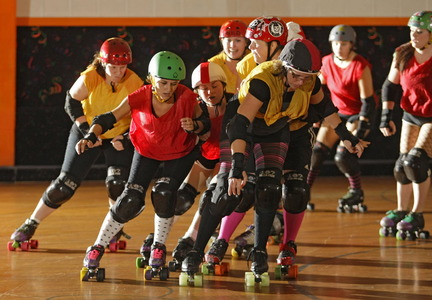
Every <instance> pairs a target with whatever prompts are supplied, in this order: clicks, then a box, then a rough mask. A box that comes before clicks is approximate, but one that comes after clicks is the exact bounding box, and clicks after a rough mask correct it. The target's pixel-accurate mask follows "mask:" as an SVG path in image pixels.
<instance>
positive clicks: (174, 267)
mask: <svg viewBox="0 0 432 300" xmlns="http://www.w3.org/2000/svg"><path fill="white" fill-rule="evenodd" d="M194 243H195V241H194V240H193V239H192V238H190V237H187V238H180V239H179V241H178V244H177V246H176V247H175V249H174V251H173V253H172V256H173V258H174V260H173V261H170V262H169V263H168V268H169V270H170V271H172V272H175V271H179V270H181V264H182V262H183V260H184V258H185V257H186V254H188V252H189V251H191V250H192V248H193V245H194Z"/></svg>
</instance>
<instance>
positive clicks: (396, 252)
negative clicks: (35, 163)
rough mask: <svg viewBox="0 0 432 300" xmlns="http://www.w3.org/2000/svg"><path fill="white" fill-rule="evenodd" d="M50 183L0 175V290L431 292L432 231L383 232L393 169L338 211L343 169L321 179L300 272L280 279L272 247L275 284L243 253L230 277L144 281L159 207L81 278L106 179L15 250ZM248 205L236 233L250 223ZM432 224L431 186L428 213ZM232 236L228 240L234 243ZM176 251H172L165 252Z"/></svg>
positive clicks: (110, 295)
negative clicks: (361, 200)
mask: <svg viewBox="0 0 432 300" xmlns="http://www.w3.org/2000/svg"><path fill="white" fill-rule="evenodd" d="M47 184H48V182H37V183H35V182H32V183H12V184H8V183H1V184H0V201H1V209H0V211H1V213H0V214H1V226H0V238H1V240H2V241H3V245H4V246H3V247H1V248H0V299H50V300H69V299H200V298H203V297H213V298H215V299H240V298H241V299H279V298H280V299H367V300H369V299H432V239H428V240H417V241H397V240H396V239H395V238H391V237H387V238H381V237H379V235H378V230H379V227H380V226H379V221H380V219H381V218H382V216H383V215H384V213H385V212H386V211H387V210H389V209H394V208H395V207H396V198H395V182H394V180H393V178H391V177H365V178H364V179H363V184H364V189H365V197H366V198H365V199H366V200H365V204H366V205H367V206H368V211H367V212H366V213H364V214H363V213H354V214H344V213H337V212H336V206H337V199H338V198H339V197H340V196H341V195H342V194H344V192H345V191H346V181H345V180H344V178H343V177H322V178H318V180H317V182H316V185H315V187H314V189H313V192H312V196H313V197H312V198H313V202H314V203H315V210H314V211H308V212H307V213H306V215H305V218H304V222H303V226H302V228H301V231H300V233H299V236H298V239H297V243H298V257H297V264H298V267H299V274H298V278H297V279H295V280H293V279H288V280H275V279H274V269H275V267H276V263H275V261H276V256H277V253H278V247H277V246H276V245H272V246H269V247H268V251H269V255H270V256H269V261H270V270H269V272H270V279H271V282H270V286H268V287H260V286H259V285H257V286H255V287H252V288H250V287H246V286H245V284H244V275H245V271H248V263H247V262H246V261H245V260H234V259H232V258H231V255H230V251H228V253H227V255H226V258H225V261H226V262H228V263H229V264H230V268H231V270H230V272H229V274H228V275H227V276H205V277H204V286H203V287H201V288H200V287H179V285H178V276H179V273H171V274H170V278H169V279H168V280H167V281H161V280H159V279H158V278H154V279H153V280H151V281H145V280H144V277H143V269H137V268H136V267H135V259H136V257H138V256H139V253H138V249H139V248H140V246H141V244H142V241H143V239H144V238H145V236H146V235H147V234H148V233H149V232H151V231H153V212H152V210H153V208H152V204H151V201H150V200H149V199H148V200H147V207H146V209H145V210H144V212H143V213H142V214H141V215H140V216H139V217H137V218H136V219H134V220H132V221H130V222H129V223H128V224H127V225H126V227H125V231H126V232H127V233H128V234H130V235H131V236H132V239H130V240H128V241H127V248H126V249H125V250H119V251H118V252H116V253H110V252H107V253H106V254H105V255H104V257H103V259H102V262H101V267H105V269H106V279H105V281H104V282H96V281H88V282H82V281H80V279H79V273H80V269H81V266H82V259H83V257H84V253H85V250H86V248H87V246H89V245H91V244H93V242H94V240H95V238H96V236H97V233H98V231H99V227H100V224H101V223H102V220H103V218H104V216H105V215H106V212H107V199H106V196H105V188H104V184H103V182H86V183H84V184H83V185H82V187H81V188H80V189H79V190H78V192H77V193H76V195H75V196H74V198H73V199H72V200H71V201H70V202H68V203H67V204H65V205H64V206H63V207H62V208H61V209H59V210H58V211H56V212H55V213H54V214H52V215H51V216H50V217H49V218H47V219H46V220H45V221H44V222H43V223H42V224H41V225H40V226H39V228H38V230H37V232H36V234H35V236H34V239H37V240H38V241H39V248H38V249H32V250H30V251H28V252H24V251H19V250H18V251H14V252H11V251H8V250H7V247H6V244H7V242H8V241H9V237H10V234H11V233H12V232H13V231H14V230H15V228H16V227H18V226H19V225H21V223H22V222H23V221H24V220H25V219H26V218H27V217H29V216H30V214H31V212H32V210H33V208H34V206H35V205H36V203H37V201H38V199H39V197H40V195H41V194H42V193H43V191H44V189H45V188H46V186H47ZM194 209H196V204H195V206H194V207H193V209H192V210H191V211H189V212H188V213H186V214H185V215H184V216H183V217H181V218H180V219H178V221H177V222H176V223H175V225H174V227H173V230H172V232H171V233H170V236H169V239H168V242H167V248H168V251H169V254H170V252H171V251H172V249H173V247H174V246H175V245H176V242H177V239H178V238H179V237H180V236H181V235H182V234H183V233H184V232H185V230H186V229H187V227H188V225H189V222H190V220H191V218H192V215H193V213H194ZM252 218H253V213H252V212H250V213H249V214H248V215H247V216H246V217H245V219H244V220H243V221H242V223H241V225H240V227H239V228H238V229H237V231H236V232H235V234H234V236H235V235H238V234H240V233H241V232H242V231H244V230H245V228H246V226H247V225H249V224H250V223H251V222H252ZM425 219H426V228H425V229H429V230H431V231H432V193H430V194H429V198H428V203H427V207H426V212H425ZM231 246H232V244H231V245H230V248H231ZM168 257H169V258H170V255H168Z"/></svg>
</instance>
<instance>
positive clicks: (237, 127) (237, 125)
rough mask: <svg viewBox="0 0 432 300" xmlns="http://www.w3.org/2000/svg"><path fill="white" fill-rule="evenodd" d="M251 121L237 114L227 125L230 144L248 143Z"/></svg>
mask: <svg viewBox="0 0 432 300" xmlns="http://www.w3.org/2000/svg"><path fill="white" fill-rule="evenodd" d="M249 125H250V121H249V119H248V118H246V117H245V116H243V115H241V114H236V115H235V116H234V117H233V118H232V119H231V121H230V122H229V123H228V124H227V127H226V133H227V135H228V138H229V141H230V143H232V142H234V141H235V140H244V141H246V142H248V133H247V130H248V128H249Z"/></svg>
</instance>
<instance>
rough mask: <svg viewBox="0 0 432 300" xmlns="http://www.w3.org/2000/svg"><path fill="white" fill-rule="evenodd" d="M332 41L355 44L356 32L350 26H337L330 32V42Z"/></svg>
mask: <svg viewBox="0 0 432 300" xmlns="http://www.w3.org/2000/svg"><path fill="white" fill-rule="evenodd" d="M331 41H338V42H352V43H353V44H355V41H356V32H355V30H354V28H352V27H351V26H349V25H343V24H340V25H336V26H335V27H333V28H332V30H331V31H330V35H329V42H331Z"/></svg>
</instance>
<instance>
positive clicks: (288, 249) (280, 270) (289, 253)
mask: <svg viewBox="0 0 432 300" xmlns="http://www.w3.org/2000/svg"><path fill="white" fill-rule="evenodd" d="M279 251H280V253H279V256H278V258H277V259H276V262H277V264H278V266H277V267H276V269H275V278H276V279H282V278H284V277H287V278H297V274H298V267H297V265H295V257H296V254H297V245H296V244H295V243H294V241H289V242H288V243H286V244H281V245H280V248H279Z"/></svg>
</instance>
